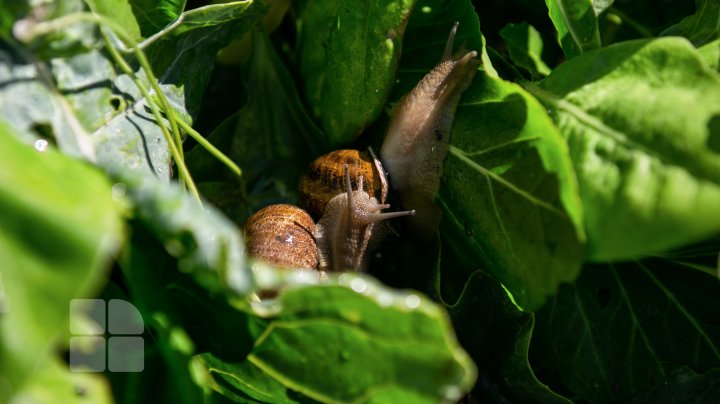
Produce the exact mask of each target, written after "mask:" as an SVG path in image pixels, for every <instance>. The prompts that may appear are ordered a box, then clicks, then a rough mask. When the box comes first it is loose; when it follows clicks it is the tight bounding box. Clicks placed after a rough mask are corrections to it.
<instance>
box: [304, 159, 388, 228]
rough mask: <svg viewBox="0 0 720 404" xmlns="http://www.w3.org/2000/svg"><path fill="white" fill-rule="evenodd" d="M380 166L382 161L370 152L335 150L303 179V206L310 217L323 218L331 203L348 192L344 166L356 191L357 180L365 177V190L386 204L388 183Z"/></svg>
mask: <svg viewBox="0 0 720 404" xmlns="http://www.w3.org/2000/svg"><path fill="white" fill-rule="evenodd" d="M377 164H380V161H379V160H378V159H377V158H375V157H374V154H373V153H372V151H371V150H368V151H358V150H350V149H343V150H335V151H332V152H330V153H327V154H325V155H323V156H320V157H318V158H317V159H315V160H314V161H313V162H312V163H311V164H310V166H309V167H308V169H307V170H306V171H305V174H303V176H302V177H301V178H300V186H299V190H300V204H301V205H302V206H304V207H305V208H306V209H307V211H308V212H309V213H310V215H311V216H313V217H314V218H318V219H319V218H321V217H322V215H323V213H324V212H325V206H326V205H327V204H328V202H330V200H331V199H332V198H334V197H335V196H337V195H338V194H342V193H345V192H346V189H345V179H344V173H343V170H344V167H345V165H347V166H348V170H349V172H350V182H351V186H352V187H353V189H357V187H358V185H359V181H358V180H359V178H360V177H361V176H362V177H363V178H364V181H363V190H364V191H365V192H366V193H367V194H368V195H369V196H371V197H374V198H377V199H378V200H379V201H380V202H381V203H384V202H385V199H386V197H387V182H386V181H385V178H384V175H385V173H384V172H383V171H382V167H380V169H378V167H377Z"/></svg>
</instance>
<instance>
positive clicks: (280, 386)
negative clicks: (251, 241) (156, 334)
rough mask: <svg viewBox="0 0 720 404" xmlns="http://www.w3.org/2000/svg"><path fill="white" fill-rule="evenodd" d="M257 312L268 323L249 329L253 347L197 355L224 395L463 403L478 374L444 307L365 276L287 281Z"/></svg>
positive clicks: (274, 399) (271, 400)
mask: <svg viewBox="0 0 720 404" xmlns="http://www.w3.org/2000/svg"><path fill="white" fill-rule="evenodd" d="M254 314H255V316H259V317H261V318H264V321H263V322H262V323H259V322H256V324H255V326H253V327H249V329H250V331H251V332H252V333H253V336H254V339H255V344H254V346H253V348H252V351H251V352H250V354H249V355H248V356H247V359H246V360H245V361H239V362H235V363H228V362H223V361H221V360H220V359H219V358H218V357H217V355H215V357H212V356H209V355H203V356H202V357H201V358H202V359H203V360H204V361H205V362H206V366H207V367H208V370H209V371H210V373H211V374H212V375H214V377H215V379H216V382H217V383H218V384H219V385H221V386H222V387H221V388H220V389H219V391H221V392H225V391H227V389H231V391H232V392H233V394H234V395H238V396H242V395H247V396H250V397H253V398H254V399H258V400H262V401H269V402H275V401H290V399H291V396H294V397H297V398H300V399H302V397H303V396H305V397H309V398H311V399H314V400H320V401H331V402H336V401H339V402H351V401H371V402H373V401H374V402H410V401H411V402H438V401H443V400H449V401H454V400H458V399H460V397H462V395H463V394H464V393H465V392H467V391H468V390H469V389H470V388H471V386H472V385H473V383H474V380H475V367H474V365H473V364H472V361H471V360H470V359H469V358H468V357H467V355H466V354H465V352H464V351H463V350H462V349H461V348H460V346H459V345H458V344H457V342H456V341H455V339H454V337H453V334H452V328H451V327H450V324H449V321H448V319H447V317H446V313H445V312H444V311H443V310H442V309H441V308H440V307H438V306H436V305H434V304H433V303H431V302H430V301H428V300H426V299H425V298H424V297H421V296H419V295H417V294H414V293H403V292H397V291H394V290H391V289H387V288H385V287H383V286H381V285H380V284H378V283H376V282H375V281H373V280H372V279H371V278H368V277H363V276H358V275H350V274H344V275H341V276H339V277H334V276H332V277H331V278H330V279H329V280H327V281H326V282H323V283H320V284H318V285H316V286H302V285H299V284H298V285H295V286H288V287H287V288H286V289H284V290H283V292H282V293H281V294H280V295H279V296H278V298H277V300H272V301H264V302H262V303H260V304H258V305H257V306H254ZM248 362H249V363H248ZM259 371H261V372H262V373H264V377H261V376H260V375H258V374H257V373H258V372H259ZM267 378H270V380H267ZM298 394H300V396H298ZM408 400H410V401H408Z"/></svg>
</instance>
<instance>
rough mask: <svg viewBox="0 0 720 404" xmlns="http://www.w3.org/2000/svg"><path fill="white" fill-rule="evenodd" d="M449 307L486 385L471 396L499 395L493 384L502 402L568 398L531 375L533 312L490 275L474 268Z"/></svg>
mask: <svg viewBox="0 0 720 404" xmlns="http://www.w3.org/2000/svg"><path fill="white" fill-rule="evenodd" d="M448 311H449V312H450V317H451V318H452V321H453V325H454V326H455V332H456V333H457V335H458V340H459V341H460V343H461V344H462V346H463V347H465V349H467V351H468V353H469V354H470V356H471V357H472V358H473V360H474V361H475V363H477V364H478V368H479V369H478V371H479V373H480V374H483V375H485V377H486V380H484V383H483V384H484V385H485V386H487V387H488V388H486V389H479V388H476V390H475V391H473V396H474V398H475V399H476V400H478V401H479V402H490V401H491V400H493V401H495V402H498V401H501V400H498V399H497V397H493V396H492V392H490V391H492V390H490V386H492V388H494V389H496V390H497V391H495V392H494V393H495V394H497V395H499V396H501V397H503V398H504V399H505V400H506V401H507V402H536V403H568V401H567V400H566V399H564V398H563V397H561V396H559V395H557V394H555V393H554V392H552V391H551V390H550V389H548V387H547V386H545V385H544V384H542V383H541V382H540V381H539V380H538V379H537V378H536V377H535V375H534V374H533V370H532V368H531V367H530V363H529V362H528V349H529V346H530V338H531V336H532V331H533V325H534V323H535V317H534V316H533V313H531V312H524V311H521V310H519V309H518V307H517V306H516V305H515V304H514V303H513V302H512V300H511V298H510V296H509V295H508V293H507V291H506V290H505V289H503V288H502V286H501V285H500V284H499V283H498V282H497V281H496V280H494V279H493V278H492V277H491V276H490V275H488V274H486V273H483V272H481V271H476V272H475V273H473V274H472V275H471V276H470V278H469V279H468V281H467V283H466V284H465V289H463V291H462V295H461V296H460V298H459V299H458V300H457V302H456V303H455V304H453V305H451V306H450V307H448ZM488 390H490V391H488Z"/></svg>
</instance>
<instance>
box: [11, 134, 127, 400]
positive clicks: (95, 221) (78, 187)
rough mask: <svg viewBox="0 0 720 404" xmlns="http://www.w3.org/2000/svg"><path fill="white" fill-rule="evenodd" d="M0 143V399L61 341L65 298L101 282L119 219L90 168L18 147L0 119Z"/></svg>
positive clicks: (107, 187) (116, 241)
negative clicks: (1, 157) (0, 384)
mask: <svg viewBox="0 0 720 404" xmlns="http://www.w3.org/2000/svg"><path fill="white" fill-rule="evenodd" d="M36 147H39V148H42V147H40V145H38V146H36ZM0 149H1V150H3V153H4V157H3V159H2V162H0V167H2V168H1V169H0V211H2V212H3V220H2V224H1V225H0V341H2V343H0V375H2V379H3V383H2V384H3V386H4V387H6V388H3V389H2V390H0V394H2V396H0V400H1V401H7V400H8V399H9V398H11V397H13V395H14V394H15V393H16V392H18V391H21V390H24V389H25V386H26V383H28V381H29V380H30V379H29V377H30V376H31V374H32V372H33V371H34V370H35V369H36V368H37V367H39V366H41V365H42V363H43V362H44V361H48V360H50V359H49V356H50V355H52V354H54V349H56V348H55V344H56V343H57V342H58V341H61V342H62V343H65V342H66V341H67V338H68V327H67V324H68V318H69V311H70V301H71V300H72V299H75V298H87V297H89V296H91V295H92V293H93V292H94V291H96V290H97V289H98V287H99V286H100V285H101V283H102V282H103V279H104V276H105V270H106V269H107V268H108V266H109V264H110V260H111V259H112V257H113V256H114V255H115V253H116V252H117V250H118V248H119V246H120V243H121V238H122V237H123V224H122V221H121V209H120V205H119V204H118V203H117V202H116V200H115V198H114V197H113V192H112V191H111V184H110V182H109V181H108V180H107V178H106V177H105V176H104V175H102V174H101V173H100V172H99V171H97V170H96V169H94V168H92V167H90V166H88V165H87V164H85V163H82V162H80V161H77V160H75V159H72V158H70V157H67V156H63V155H61V154H59V153H57V152H56V151H54V150H52V149H48V150H45V151H44V152H39V151H37V150H34V149H33V148H32V147H29V146H26V145H23V144H21V143H19V142H18V141H17V140H16V139H15V138H14V134H13V133H12V132H11V130H10V129H9V127H8V126H7V125H5V124H4V123H1V124H0ZM29 167H31V168H32V169H29Z"/></svg>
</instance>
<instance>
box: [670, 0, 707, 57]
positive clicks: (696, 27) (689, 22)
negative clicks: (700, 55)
mask: <svg viewBox="0 0 720 404" xmlns="http://www.w3.org/2000/svg"><path fill="white" fill-rule="evenodd" d="M660 35H661V36H671V35H676V36H683V37H685V38H687V39H689V40H690V42H692V43H693V45H695V46H696V47H698V48H699V47H701V46H702V45H705V44H707V43H709V42H712V41H714V40H716V39H718V38H720V2H718V1H716V0H695V14H692V15H690V16H687V17H685V18H683V20H682V21H680V22H679V23H677V24H675V25H673V26H671V27H669V28H668V29H666V30H665V31H663V32H661V33H660Z"/></svg>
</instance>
